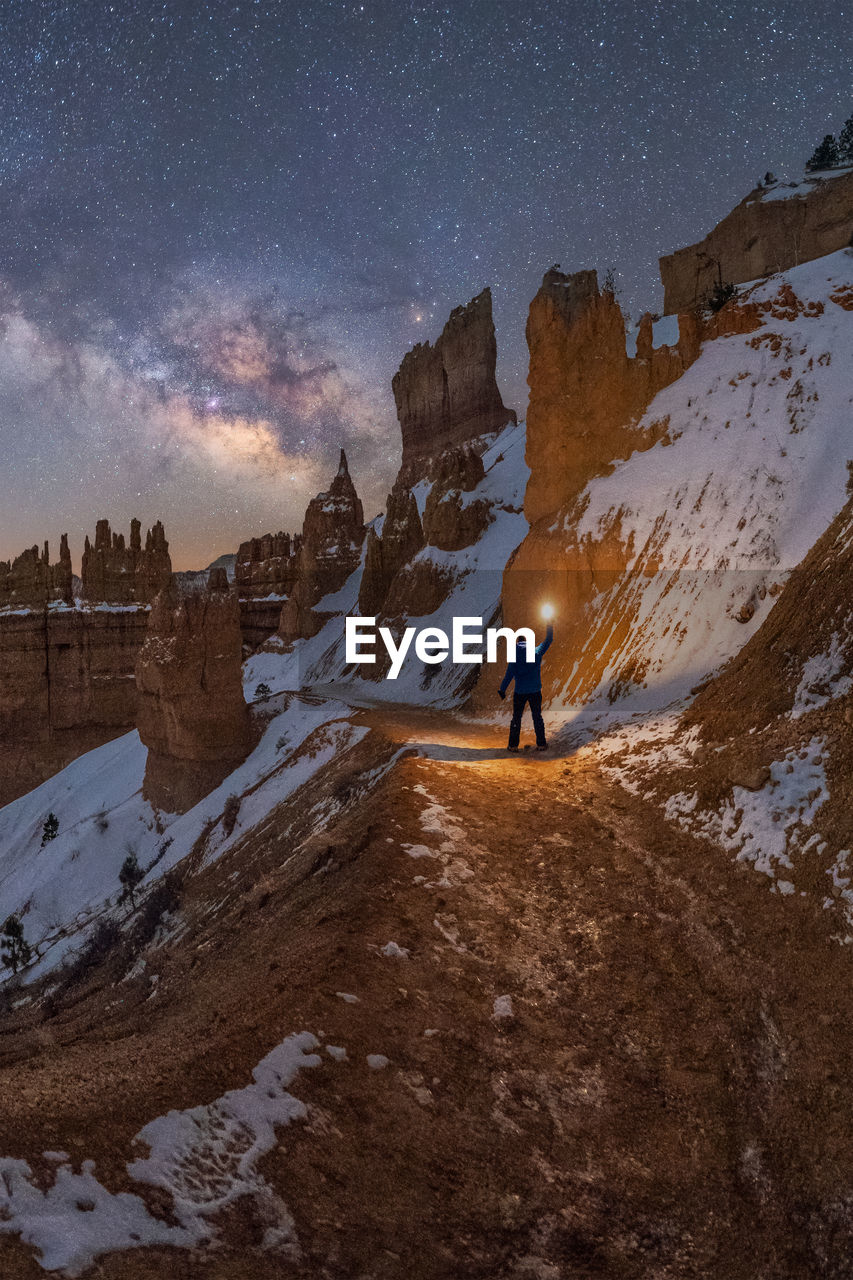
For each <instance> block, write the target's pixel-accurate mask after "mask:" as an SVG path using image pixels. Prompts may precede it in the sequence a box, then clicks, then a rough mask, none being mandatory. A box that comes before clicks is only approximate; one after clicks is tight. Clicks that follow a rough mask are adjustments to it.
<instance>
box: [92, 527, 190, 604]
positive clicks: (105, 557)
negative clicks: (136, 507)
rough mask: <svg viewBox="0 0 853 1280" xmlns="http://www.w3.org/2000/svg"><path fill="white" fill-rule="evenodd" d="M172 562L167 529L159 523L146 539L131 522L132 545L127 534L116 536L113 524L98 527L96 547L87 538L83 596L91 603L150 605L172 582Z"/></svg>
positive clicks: (147, 534) (117, 534) (139, 529)
mask: <svg viewBox="0 0 853 1280" xmlns="http://www.w3.org/2000/svg"><path fill="white" fill-rule="evenodd" d="M171 573H172V562H171V559H170V557H169V544H168V542H167V541H166V533H165V530H164V529H163V525H162V524H161V523H160V521H159V520H158V521H157V522H156V524H154V525H153V526H152V527H151V528H150V529H149V530H148V531H147V533H146V535H145V549H144V550H143V548H142V535H141V525H140V523H139V521H138V520H136V519H133V520H131V522H130V545H129V546H128V545H127V544H126V543H125V540H124V534H122V533H113V532H112V530H111V529H110V522H109V520H99V521H98V522H97V524H96V526H95V545H94V547H93V546H92V545H91V543H90V542H89V538H88V537H87V538H86V542H85V545H84V548H83V566H82V579H83V595H84V597H85V599H86V600H89V601H91V602H98V603H101V602H105V603H108V604H134V603H136V604H150V603H151V601H152V600H153V599H154V597H155V596H156V595H157V593H158V591H160V590H161V589H162V588H163V586H164V585H165V584H166V583H167V582H168V581H169V578H170V577H171Z"/></svg>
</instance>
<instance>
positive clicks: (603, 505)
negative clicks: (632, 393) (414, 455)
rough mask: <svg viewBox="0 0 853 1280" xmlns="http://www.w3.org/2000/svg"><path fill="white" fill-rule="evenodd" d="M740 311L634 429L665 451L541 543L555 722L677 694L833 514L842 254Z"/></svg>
mask: <svg viewBox="0 0 853 1280" xmlns="http://www.w3.org/2000/svg"><path fill="white" fill-rule="evenodd" d="M737 306H738V308H739V309H740V310H741V311H742V312H744V313H745V315H744V319H745V320H746V321H747V323H748V325H749V326H751V327H752V331H750V332H746V333H739V334H735V335H734V336H730V337H724V338H718V339H716V340H715V341H712V342H707V343H706V344H705V345H704V347H703V349H702V351H701V354H700V355H699V358H698V359H697V360H696V361H695V363H694V364H693V365H692V366H691V367H690V368H689V369H688V370H687V371H686V373H685V374H684V375H683V376H682V377H681V378H680V379H679V380H678V381H677V382H675V383H673V384H672V385H671V386H669V387H668V388H666V389H665V390H664V391H662V392H661V393H659V394H658V395H657V396H656V397H655V399H654V400H653V402H652V403H651V405H650V407H649V409H648V411H647V413H646V414H645V416H644V418H643V419H642V420H641V422H640V424H639V427H640V429H641V430H642V429H644V428H650V427H651V426H652V424H653V423H658V424H660V423H663V424H664V426H665V434H664V435H663V438H662V439H660V440H659V442H658V443H657V444H655V445H654V447H653V448H651V449H648V450H646V451H643V452H636V453H634V454H633V455H632V456H631V457H629V458H628V459H627V460H626V461H624V462H620V463H617V464H616V465H615V466H614V468H613V470H612V472H611V473H610V474H609V475H606V476H601V477H598V478H596V479H594V480H592V481H591V482H590V483H589V484H588V486H587V488H586V490H585V491H584V492H583V493H582V494H581V496H580V498H579V499H578V500H576V501H575V502H574V503H573V504H572V505H571V506H570V507H569V508H568V509H567V510H564V511H563V512H562V513H560V515H559V517H558V518H557V519H556V520H555V521H554V523H553V524H552V526H551V528H550V529H549V530H548V531H547V534H546V533H542V534H541V535H539V537H540V544H541V557H540V562H541V565H542V568H543V574H544V579H543V581H547V589H548V590H549V591H550V592H551V593H552V594H553V595H554V597H555V598H556V599H557V600H558V601H559V603H560V609H559V611H558V618H559V620H560V622H561V623H562V626H560V625H558V643H560V642H561V647H560V648H556V656H555V659H554V660H553V661H552V662H551V671H552V673H554V675H555V677H556V678H555V680H554V684H553V686H552V689H551V694H552V697H553V699H554V700H555V701H556V702H557V703H559V704H561V705H562V706H563V707H564V708H565V715H566V720H567V721H572V720H576V719H577V717H578V715H579V714H580V713H581V710H582V709H583V708H584V707H585V708H586V710H585V712H584V718H585V719H587V720H588V719H590V718H592V717H593V716H594V715H599V714H600V715H601V716H602V717H603V718H604V719H610V720H612V719H617V718H624V717H625V715H626V714H629V713H633V712H645V711H648V710H650V709H654V708H659V707H662V706H664V705H666V704H668V703H670V702H672V701H673V700H676V699H678V698H681V697H684V696H685V695H686V694H687V693H688V692H689V690H690V689H691V687H692V686H693V685H695V684H696V683H697V682H699V681H701V680H702V679H703V678H705V677H706V676H707V675H708V673H709V672H711V671H713V670H714V669H715V668H717V667H719V666H720V665H721V664H722V663H723V662H724V661H725V660H726V659H728V658H729V657H730V656H731V655H732V654H733V653H736V652H737V651H738V650H739V649H740V648H741V647H742V646H743V644H744V643H745V642H746V641H747V640H748V639H749V637H750V636H751V635H752V634H753V632H754V631H755V630H756V629H757V627H758V626H759V625H760V624H761V622H762V621H763V619H764V618H765V617H766V616H767V613H768V611H769V609H770V607H771V605H772V602H773V599H774V597H775V595H776V594H777V593H778V591H779V590H780V589H781V586H782V584H783V583H784V581H785V578H786V576H787V574H788V573H789V572H790V570H791V569H792V568H793V567H794V566H795V565H796V564H797V563H798V562H799V561H800V560H802V559H803V557H804V556H805V554H806V553H807V551H808V550H809V548H810V547H811V546H812V545H813V544H814V543H815V542H816V540H817V539H818V537H819V536H820V535H821V534H822V533H823V532H824V530H825V529H826V528H827V526H828V525H829V523H830V522H831V521H832V519H833V518H834V517H835V516H836V515H837V513H838V512H839V510H840V509H841V507H842V506H843V504H844V501H845V498H846V486H847V483H848V480H849V472H848V466H847V464H848V461H849V460H850V459H851V458H853V437H851V421H853V378H851V372H850V371H851V369H852V368H853V252H851V251H849V250H843V251H840V252H838V253H835V254H831V255H829V256H828V257H825V258H822V259H818V260H817V261H814V262H809V263H807V264H805V265H804V266H801V267H797V268H795V269H793V270H791V271H788V272H786V273H784V274H783V275H780V276H774V277H771V278H769V279H767V280H764V281H762V282H760V283H758V284H756V285H754V286H751V287H747V288H746V289H745V290H744V292H743V293H742V294H741V296H740V298H739V299H738V303H737ZM756 326H757V327H756ZM534 536H536V535H535V534H532V535H531V540H532V539H533V538H534ZM529 561H530V556H528V557H527V561H526V562H525V564H526V567H527V568H529ZM625 699H627V700H628V701H627V703H626V702H625Z"/></svg>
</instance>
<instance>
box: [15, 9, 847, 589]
mask: <svg viewBox="0 0 853 1280" xmlns="http://www.w3.org/2000/svg"><path fill="white" fill-rule="evenodd" d="M851 19H853V12H851V11H845V9H844V5H843V4H840V5H839V4H837V3H827V2H826V0H814V2H813V3H810V4H809V5H804V4H803V3H802V0H775V3H764V4H760V3H751V2H748V0H732V2H731V3H728V4H726V3H706V2H705V0H677V2H673V3H669V2H668V3H655V0H648V2H647V3H643V4H637V3H628V2H627V0H445V2H444V3H417V2H415V0H364V3H343V2H341V0H306V2H305V3H299V2H298V0H279V2H278V3H273V2H270V0H240V3H225V2H223V0H207V2H206V3H205V2H204V0H197V2H196V3H188V2H182V3H178V2H175V0H158V2H156V3H154V2H149V0H114V2H113V3H103V2H102V0H71V2H69V3H64V4H60V3H54V2H52V0H51V2H49V3H42V2H41V0H0V41H2V76H0V456H2V459H3V461H2V468H3V481H4V483H3V486H2V495H3V496H2V503H0V556H4V557H8V556H12V555H15V554H17V553H18V552H19V551H20V550H22V549H23V547H24V546H27V545H31V544H32V543H34V542H36V541H38V542H39V543H40V542H41V541H43V540H44V539H45V538H50V540H51V551H52V553H53V556H54V558H55V556H56V554H57V551H58V539H59V534H60V532H62V531H65V530H67V531H68V533H69V535H70V540H71V550H72V556H73V559H74V565H75V569H77V570H79V557H80V552H81V548H82V540H83V535H84V533H85V532H86V531H93V530H94V524H95V520H96V519H97V518H98V517H99V516H107V517H109V518H110V519H111V520H112V522H113V527H114V528H122V529H125V530H126V528H127V525H128V523H129V520H130V517H131V516H132V515H138V516H139V518H140V519H141V520H142V522H143V527H146V526H147V525H149V524H151V523H152V522H153V521H154V520H155V519H157V518H161V519H162V520H163V521H164V523H165V525H166V532H167V535H168V537H169V539H170V542H171V547H172V553H173V561H174V564H175V567H176V568H198V567H202V566H204V565H206V564H207V563H209V561H210V560H212V559H213V558H214V557H215V556H217V555H219V554H220V553H222V552H225V551H231V550H235V549H236V546H237V544H238V543H239V542H240V541H241V540H242V539H244V538H247V537H250V536H253V535H256V534H260V533H263V532H265V531H267V530H276V529H279V528H285V529H295V528H298V527H299V526H300V525H301V520H302V515H303V512H304V508H305V505H306V503H307V500H308V499H309V498H310V497H311V496H312V495H313V494H314V493H315V492H316V491H317V490H318V489H321V488H324V487H325V486H326V484H327V483H328V481H329V480H330V478H331V476H332V475H333V474H334V471H335V469H336V460H337V450H338V448H339V447H340V446H341V445H344V446H345V447H346V448H347V451H348V454H349V457H350V465H351V471H352V473H353V477H354V479H355V482H356V485H357V487H358V489H359V492H360V493H361V495H362V497H363V498H364V502H365V510H366V513H367V514H368V515H372V514H374V513H375V512H376V511H377V510H379V509H380V507H381V506H382V505H383V500H384V495H385V493H386V492H387V489H388V488H389V486H390V482H391V480H392V479H393V476H394V473H395V471H396V468H397V465H398V462H399V433H398V429H397V425H396V418H395V413H394V405H393V399H392V396H391V388H390V383H391V377H392V375H393V373H394V371H395V370H396V368H397V366H398V365H399V362H400V360H401V358H402V356H403V354H404V353H405V351H406V350H407V349H408V348H409V347H410V346H412V345H413V344H414V343H415V342H418V341H421V340H422V339H424V338H430V339H435V337H437V335H438V333H439V332H440V330H441V327H442V324H443V323H444V320H445V319H446V317H447V315H448V313H449V311H450V310H451V309H452V308H453V307H454V306H457V305H459V304H460V303H464V302H467V301H468V299H469V298H470V297H472V296H473V295H474V294H475V293H477V292H479V290H480V289H481V288H482V287H483V286H484V285H486V284H489V285H491V287H492V291H493V297H494V304H495V320H496V326H497V333H498V348H499V365H498V377H499V382H500V385H501V390H502V392H503V396H504V400H505V402H506V403H507V404H510V405H512V406H513V407H515V408H516V409H518V410H519V411H520V412H522V413H523V410H524V406H525V402H526V394H527V389H526V384H525V377H526V348H525V345H524V323H525V319H526V313H527V307H528V304H529V301H530V298H531V297H532V296H533V294H534V293H535V291H536V289H537V288H538V285H539V282H540V279H541V276H542V274H543V272H544V271H545V270H546V269H547V267H549V266H550V265H551V264H552V263H553V262H559V263H561V265H562V267H563V269H564V270H578V269H580V268H584V267H590V266H595V267H597V268H598V269H599V273H600V275H603V273H604V271H606V270H607V269H608V268H613V269H614V271H615V273H616V281H617V286H618V289H619V290H620V292H621V300H622V304H623V309H624V310H626V311H627V312H629V313H630V314H632V315H637V314H638V313H639V312H640V311H642V310H644V309H646V308H650V309H655V308H656V307H658V306H659V305H660V301H661V293H660V289H659V283H658V276H657V257H658V255H659V254H660V253H663V252H668V251H671V250H672V249H674V248H676V247H678V246H679V245H682V244H687V243H690V242H692V241H694V240H696V239H699V238H700V237H701V236H702V235H704V234H705V233H706V232H707V231H708V230H709V229H710V227H711V226H712V225H713V224H714V223H715V222H716V221H718V220H719V218H720V217H721V216H723V215H724V214H725V213H726V212H727V211H728V210H729V209H730V208H731V207H732V205H733V204H734V203H736V202H737V201H738V200H739V199H741V198H742V197H743V196H744V195H745V194H746V193H747V191H749V190H750V189H751V188H752V187H753V186H754V185H755V182H756V180H757V178H758V177H759V176H760V175H761V174H763V173H764V172H765V170H767V169H773V170H774V171H775V172H776V173H777V174H778V175H779V176H788V175H796V174H797V173H799V172H800V171H801V169H802V162H803V161H804V159H805V158H806V157H807V156H808V155H809V154H810V152H811V150H812V148H813V146H814V144H815V142H816V141H817V140H819V139H820V138H821V137H822V136H823V134H824V133H826V132H828V131H832V132H837V131H838V130H839V129H840V127H841V124H842V123H843V121H844V119H845V118H846V117H847V116H848V115H849V114H850V113H851V111H853V75H851V67H853V21H851Z"/></svg>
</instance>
